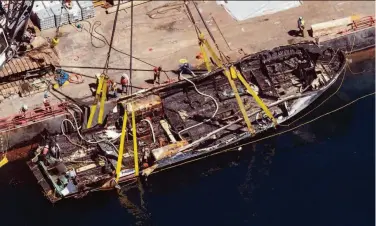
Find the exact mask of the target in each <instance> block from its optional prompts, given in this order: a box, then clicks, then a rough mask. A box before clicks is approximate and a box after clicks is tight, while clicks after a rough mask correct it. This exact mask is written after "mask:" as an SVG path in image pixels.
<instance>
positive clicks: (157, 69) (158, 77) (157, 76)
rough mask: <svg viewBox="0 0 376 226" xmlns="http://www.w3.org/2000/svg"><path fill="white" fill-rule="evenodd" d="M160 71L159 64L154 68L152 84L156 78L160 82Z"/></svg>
mask: <svg viewBox="0 0 376 226" xmlns="http://www.w3.org/2000/svg"><path fill="white" fill-rule="evenodd" d="M161 71H162V67H161V66H159V67H155V68H154V80H153V84H155V81H157V79H158V84H161Z"/></svg>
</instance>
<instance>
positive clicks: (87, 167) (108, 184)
mask: <svg viewBox="0 0 376 226" xmlns="http://www.w3.org/2000/svg"><path fill="white" fill-rule="evenodd" d="M345 65H346V57H345V55H344V53H343V52H342V51H337V50H336V51H335V50H333V49H331V48H324V47H318V46H317V45H315V44H311V43H302V44H297V45H290V46H283V47H278V48H275V49H273V50H271V51H262V52H259V53H256V54H252V55H249V56H246V57H244V58H242V59H241V60H240V61H237V62H236V63H234V66H235V68H236V70H237V73H239V74H240V75H242V77H244V80H245V81H246V82H247V84H248V85H249V86H250V87H252V90H254V92H255V93H256V95H257V97H258V98H260V99H261V101H262V103H264V104H265V106H267V108H268V110H269V112H271V114H272V115H271V116H269V117H268V115H267V113H266V112H265V111H263V110H262V107H260V104H259V102H260V101H257V98H255V97H254V95H250V93H249V90H248V89H246V88H245V86H244V83H243V84H242V83H241V82H239V79H233V82H234V83H233V84H235V87H236V90H237V92H236V91H234V89H232V87H231V83H229V79H231V78H229V77H226V76H225V75H224V73H223V72H224V71H223V70H222V69H217V70H215V71H212V72H210V73H207V74H204V75H200V76H193V77H188V76H187V75H184V74H181V81H179V82H176V83H173V84H169V85H166V86H164V87H160V88H154V89H150V90H146V91H142V92H138V93H135V94H133V95H131V96H128V97H125V98H123V99H120V100H119V101H118V102H117V105H116V107H115V108H114V109H113V110H112V111H111V112H110V113H109V114H108V115H107V117H106V120H105V122H106V123H105V124H104V125H100V126H95V127H93V128H89V129H81V127H82V122H81V121H80V120H77V119H76V117H73V116H74V115H73V114H75V113H77V111H75V112H73V111H72V118H70V119H66V120H63V122H62V126H61V127H62V128H61V129H62V134H60V135H56V136H55V135H54V136H53V135H50V134H48V133H45V134H43V135H42V137H43V138H42V139H41V141H40V145H39V147H38V148H37V150H36V151H35V156H34V157H33V159H32V160H30V161H29V162H28V165H29V167H30V169H31V170H32V172H33V173H34V175H35V177H36V179H37V180H38V183H39V184H40V185H41V187H42V188H43V191H44V193H45V194H46V196H47V197H48V199H49V200H50V201H52V202H56V201H58V200H60V199H63V198H68V197H83V196H85V195H86V194H87V193H88V192H92V191H99V190H108V189H114V188H116V187H118V186H119V184H127V183H131V182H133V181H134V180H136V179H137V177H138V176H137V174H135V171H138V170H139V171H140V176H147V175H149V174H151V173H152V172H157V171H158V170H160V169H163V168H164V167H166V166H171V165H174V164H177V163H179V162H183V161H186V160H188V159H192V158H197V157H198V156H201V155H206V154H208V153H212V152H216V151H218V150H221V149H224V148H231V147H233V146H234V145H236V144H238V143H241V142H246V141H250V140H252V139H255V136H258V137H260V136H263V132H265V131H268V130H272V131H273V130H275V129H278V124H282V123H288V122H289V121H291V120H293V119H294V118H296V117H297V114H298V113H300V112H301V111H302V110H303V109H305V108H307V107H308V106H310V105H311V104H312V103H313V102H314V101H315V100H316V99H317V98H318V97H319V96H320V95H322V94H323V93H324V92H325V91H326V90H327V89H328V88H329V87H331V86H332V85H333V84H334V83H335V82H336V80H337V79H338V77H339V76H340V75H341V73H342V72H343V70H344V68H345ZM188 72H189V71H188ZM237 94H238V95H239V96H237ZM237 97H240V100H241V102H242V104H243V105H244V112H242V111H241V109H240V107H239V105H240V104H239V102H237V101H238V100H239V99H237ZM242 113H245V114H246V115H247V116H246V117H248V118H249V122H250V124H249V125H247V123H246V122H245V121H246V120H245V116H244V114H243V115H242ZM132 116H133V117H132ZM133 120H134V122H133V125H134V126H131V125H132V122H131V121H133ZM122 125H125V127H122ZM122 128H125V129H124V130H122ZM250 128H251V129H250ZM122 136H124V137H125V138H124V142H121V141H122ZM134 140H136V142H137V143H136V144H137V145H135V144H134V143H133V141H134ZM118 147H123V148H124V153H123V155H122V157H123V158H122V160H121V162H118V159H119V158H118V157H119V156H118V153H119V151H118V149H119V148H118ZM135 156H136V157H135ZM117 166H120V167H121V171H120V174H119V175H116V173H115V172H116V171H115V170H116V168H117ZM138 167H139V169H138ZM116 178H117V179H118V181H117V180H116Z"/></svg>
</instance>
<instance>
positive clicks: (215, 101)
mask: <svg viewBox="0 0 376 226" xmlns="http://www.w3.org/2000/svg"><path fill="white" fill-rule="evenodd" d="M188 70H189V69H188ZM189 71H190V72H191V73H192V74H193V76H196V75H195V74H194V73H193V72H192V71H191V70H189ZM180 76H181V77H182V78H183V79H184V80H186V81H187V82H189V83H191V84H192V85H193V87H194V88H195V90H196V92H197V93H199V94H200V95H202V96H206V97H209V98H211V99H212V100H213V101H214V103H215V106H216V109H215V112H214V113H213V115H212V116H211V117H210V118H209V119H205V120H204V121H202V122H200V123H197V124H195V125H193V126H190V127H188V128H185V129H183V130H181V131H179V132H178V135H179V137H180V139H182V140H183V138H182V137H181V135H180V134H181V133H182V132H184V131H187V130H190V129H192V128H195V127H197V126H199V125H202V124H204V123H206V122H209V121H210V120H211V119H212V118H214V116H215V115H216V114H217V112H218V109H219V105H218V102H217V100H216V99H215V98H214V97H212V96H210V95H208V94H205V93H202V92H200V91H199V90H198V89H197V87H196V84H195V83H194V82H192V81H191V80H189V79H188V78H186V77H184V76H183V72H180Z"/></svg>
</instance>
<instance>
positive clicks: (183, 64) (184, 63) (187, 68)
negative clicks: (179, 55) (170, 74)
mask: <svg viewBox="0 0 376 226" xmlns="http://www.w3.org/2000/svg"><path fill="white" fill-rule="evenodd" d="M191 68H192V66H191V65H190V64H189V63H188V60H186V59H180V60H179V76H178V79H179V80H180V73H183V74H191Z"/></svg>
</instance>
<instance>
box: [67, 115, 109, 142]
mask: <svg viewBox="0 0 376 226" xmlns="http://www.w3.org/2000/svg"><path fill="white" fill-rule="evenodd" d="M68 111H69V110H68ZM73 120H74V122H75V124H76V126H75V125H74V124H73V122H72V121H71V120H69V119H64V120H63V121H62V122H61V126H60V127H61V132H62V133H63V135H64V136H66V137H67V135H66V134H65V132H64V129H63V123H64V122H65V121H67V122H69V123H70V124H71V125H72V127H73V128H74V129H76V130H77V133H78V136H80V138H81V139H82V140H84V141H86V142H87V143H89V144H98V143H101V142H105V141H106V139H103V140H99V141H89V140H85V138H84V137H83V136H82V135H81V132H80V129H79V128H80V127H79V126H78V123H77V120H76V118H75V117H73ZM71 143H72V142H71Z"/></svg>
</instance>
